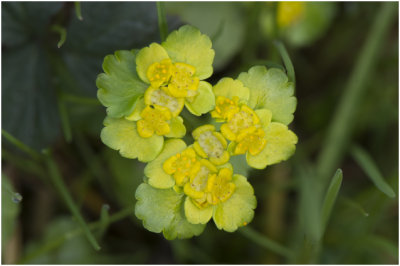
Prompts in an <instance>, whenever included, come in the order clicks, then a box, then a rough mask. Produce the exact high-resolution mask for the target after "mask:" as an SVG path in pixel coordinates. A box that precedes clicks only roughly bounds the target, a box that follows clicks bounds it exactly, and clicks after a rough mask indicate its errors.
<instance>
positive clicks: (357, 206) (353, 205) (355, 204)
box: [341, 197, 369, 217]
mask: <svg viewBox="0 0 400 266" xmlns="http://www.w3.org/2000/svg"><path fill="white" fill-rule="evenodd" d="M341 202H343V203H344V204H345V205H347V206H349V207H351V208H353V209H356V210H357V211H359V212H360V213H361V214H362V215H363V216H365V217H368V216H369V213H368V212H366V211H365V210H364V208H363V207H362V206H361V205H360V204H359V203H358V202H355V201H354V200H352V199H349V198H344V197H342V198H341Z"/></svg>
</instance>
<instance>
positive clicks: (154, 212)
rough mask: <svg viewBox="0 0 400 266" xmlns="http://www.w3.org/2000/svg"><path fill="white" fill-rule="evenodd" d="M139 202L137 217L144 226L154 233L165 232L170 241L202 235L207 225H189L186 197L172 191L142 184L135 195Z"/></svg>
mask: <svg viewBox="0 0 400 266" xmlns="http://www.w3.org/2000/svg"><path fill="white" fill-rule="evenodd" d="M135 197H136V199H137V200H138V201H137V203H136V206H135V215H136V217H138V218H139V219H140V220H142V221H143V226H144V227H145V228H146V229H147V230H149V231H151V232H154V233H160V232H163V234H164V237H165V238H166V239H168V240H172V239H175V238H179V239H183V238H190V237H192V236H194V235H196V236H197V235H200V234H201V233H202V232H203V230H204V228H205V225H200V224H199V225H194V224H191V223H189V222H188V221H187V220H186V218H185V215H184V209H183V203H184V200H185V196H184V195H183V194H178V193H176V192H175V190H173V189H172V188H171V189H156V188H153V187H152V186H150V185H148V184H145V183H143V184H141V185H140V186H139V187H138V188H137V190H136V194H135Z"/></svg>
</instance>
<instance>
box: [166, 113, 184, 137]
mask: <svg viewBox="0 0 400 266" xmlns="http://www.w3.org/2000/svg"><path fill="white" fill-rule="evenodd" d="M169 127H170V129H171V131H170V132H169V133H168V134H166V135H165V136H166V137H168V138H183V137H184V136H185V134H186V128H185V125H184V124H183V119H182V117H180V116H177V117H173V118H171V120H170V122H169Z"/></svg>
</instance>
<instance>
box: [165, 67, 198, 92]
mask: <svg viewBox="0 0 400 266" xmlns="http://www.w3.org/2000/svg"><path fill="white" fill-rule="evenodd" d="M174 67H175V72H174V73H173V74H172V77H171V80H170V82H169V84H168V92H169V93H170V94H171V95H172V96H174V97H178V98H182V97H192V96H195V95H196V94H197V88H198V86H199V82H200V80H199V78H197V77H193V74H194V73H195V68H194V67H193V66H191V65H188V64H185V63H175V64H174Z"/></svg>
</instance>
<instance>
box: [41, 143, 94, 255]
mask: <svg viewBox="0 0 400 266" xmlns="http://www.w3.org/2000/svg"><path fill="white" fill-rule="evenodd" d="M43 153H44V155H45V157H44V160H45V163H46V166H47V169H48V172H49V176H50V178H51V180H52V182H53V183H54V185H55V187H56V188H57V190H58V191H59V192H60V194H61V197H62V198H63V199H64V201H65V203H66V205H67V207H68V208H69V210H70V211H71V213H72V215H73V216H74V217H75V218H76V220H77V221H78V223H79V225H80V226H81V228H82V230H83V232H84V233H85V235H86V238H87V239H88V241H89V242H90V244H92V246H93V248H94V249H95V250H97V251H98V250H100V246H99V244H98V243H97V241H96V239H95V238H94V236H93V234H92V233H91V232H90V230H89V228H88V226H87V224H86V222H85V220H84V219H83V217H82V215H81V214H80V212H79V210H78V207H77V205H76V204H75V202H74V201H73V199H72V196H71V194H70V193H69V191H68V189H67V187H66V186H65V184H64V181H63V180H62V177H61V174H60V171H59V169H58V167H57V165H56V163H55V161H54V160H53V158H52V156H51V152H50V150H44V151H43Z"/></svg>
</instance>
